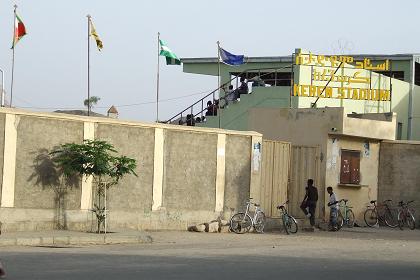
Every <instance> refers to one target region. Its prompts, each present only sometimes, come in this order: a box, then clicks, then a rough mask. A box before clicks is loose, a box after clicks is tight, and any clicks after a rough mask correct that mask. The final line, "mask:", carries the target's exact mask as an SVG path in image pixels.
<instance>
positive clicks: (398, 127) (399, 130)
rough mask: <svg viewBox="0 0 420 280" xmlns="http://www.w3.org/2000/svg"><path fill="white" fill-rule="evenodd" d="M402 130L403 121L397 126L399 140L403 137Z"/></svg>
mask: <svg viewBox="0 0 420 280" xmlns="http://www.w3.org/2000/svg"><path fill="white" fill-rule="evenodd" d="M402 130H403V123H402V122H399V123H398V126H397V140H401V139H402Z"/></svg>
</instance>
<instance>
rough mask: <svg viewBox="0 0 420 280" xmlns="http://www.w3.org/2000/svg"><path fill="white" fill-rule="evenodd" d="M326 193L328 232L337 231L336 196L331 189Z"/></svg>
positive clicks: (337, 205) (337, 206) (337, 201)
mask: <svg viewBox="0 0 420 280" xmlns="http://www.w3.org/2000/svg"><path fill="white" fill-rule="evenodd" d="M327 192H328V194H329V195H330V199H329V202H328V206H329V207H330V230H331V231H337V230H338V225H337V217H338V209H339V207H340V206H339V204H338V203H339V202H340V201H339V200H337V196H336V195H335V193H334V192H333V188H332V187H328V188H327Z"/></svg>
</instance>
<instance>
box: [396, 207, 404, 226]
mask: <svg viewBox="0 0 420 280" xmlns="http://www.w3.org/2000/svg"><path fill="white" fill-rule="evenodd" d="M397 217H398V218H397V219H398V227H399V228H400V230H403V227H404V220H405V219H404V217H405V214H404V211H403V210H401V209H400V210H399V211H398V216H397Z"/></svg>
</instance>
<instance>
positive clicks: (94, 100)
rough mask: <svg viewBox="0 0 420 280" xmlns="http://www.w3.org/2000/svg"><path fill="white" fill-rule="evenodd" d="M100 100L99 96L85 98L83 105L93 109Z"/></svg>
mask: <svg viewBox="0 0 420 280" xmlns="http://www.w3.org/2000/svg"><path fill="white" fill-rule="evenodd" d="M99 100H101V98H100V97H98V96H91V97H90V98H89V99H85V100H84V101H83V105H85V107H89V109H92V108H93V106H94V105H96V104H98V102H99Z"/></svg>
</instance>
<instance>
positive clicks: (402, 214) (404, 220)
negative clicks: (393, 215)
mask: <svg viewBox="0 0 420 280" xmlns="http://www.w3.org/2000/svg"><path fill="white" fill-rule="evenodd" d="M413 202H414V200H410V201H407V202H406V203H404V201H400V202H399V203H398V206H400V209H399V211H398V226H399V227H400V229H401V230H402V229H403V227H404V224H406V225H407V226H408V228H409V229H411V230H413V229H415V228H416V219H415V218H414V215H413V211H412V210H411V209H410V208H409V207H408V205H409V204H410V203H413Z"/></svg>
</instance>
